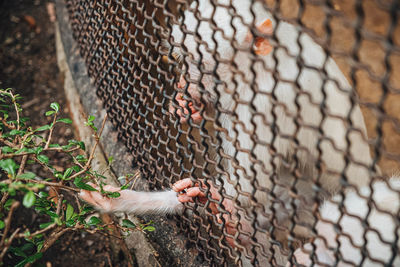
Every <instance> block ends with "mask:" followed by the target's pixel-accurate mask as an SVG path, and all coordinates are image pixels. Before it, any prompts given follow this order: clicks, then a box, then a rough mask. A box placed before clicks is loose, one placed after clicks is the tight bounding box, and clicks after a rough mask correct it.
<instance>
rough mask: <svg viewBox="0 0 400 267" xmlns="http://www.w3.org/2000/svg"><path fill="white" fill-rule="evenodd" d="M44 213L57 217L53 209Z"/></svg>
mask: <svg viewBox="0 0 400 267" xmlns="http://www.w3.org/2000/svg"><path fill="white" fill-rule="evenodd" d="M45 213H46V214H47V215H49V216H50V217H51V218H52V219H57V218H58V215H57V213H55V212H54V211H50V210H46V211H45Z"/></svg>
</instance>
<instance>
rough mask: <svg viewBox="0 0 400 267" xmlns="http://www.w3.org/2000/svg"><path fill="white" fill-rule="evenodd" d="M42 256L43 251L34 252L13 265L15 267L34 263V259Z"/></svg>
mask: <svg viewBox="0 0 400 267" xmlns="http://www.w3.org/2000/svg"><path fill="white" fill-rule="evenodd" d="M42 256H43V253H41V252H39V253H36V254H34V255H32V256H29V257H28V258H26V259H24V260H23V261H21V262H19V263H18V264H17V265H15V267H24V266H25V265H26V264H27V263H34V262H35V261H37V260H38V259H40V258H41V257H42Z"/></svg>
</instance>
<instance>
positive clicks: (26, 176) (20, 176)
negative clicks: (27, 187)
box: [17, 172, 36, 179]
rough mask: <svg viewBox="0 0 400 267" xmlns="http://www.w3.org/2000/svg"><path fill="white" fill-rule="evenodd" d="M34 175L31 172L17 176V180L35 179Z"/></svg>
mask: <svg viewBox="0 0 400 267" xmlns="http://www.w3.org/2000/svg"><path fill="white" fill-rule="evenodd" d="M35 177H36V174H34V173H33V172H26V173H23V174H20V175H18V176H17V178H19V179H35Z"/></svg>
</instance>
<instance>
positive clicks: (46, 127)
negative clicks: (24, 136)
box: [34, 124, 51, 132]
mask: <svg viewBox="0 0 400 267" xmlns="http://www.w3.org/2000/svg"><path fill="white" fill-rule="evenodd" d="M50 128H51V127H50V125H47V124H46V125H43V126H42V127H39V128H37V129H36V130H34V132H42V131H46V130H50Z"/></svg>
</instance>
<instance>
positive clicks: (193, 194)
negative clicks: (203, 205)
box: [186, 187, 206, 197]
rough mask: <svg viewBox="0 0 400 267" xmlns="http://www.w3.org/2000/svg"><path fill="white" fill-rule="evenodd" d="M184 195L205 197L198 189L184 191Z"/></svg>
mask: <svg viewBox="0 0 400 267" xmlns="http://www.w3.org/2000/svg"><path fill="white" fill-rule="evenodd" d="M186 195H187V196H189V197H206V195H205V194H204V193H203V192H202V191H201V189H200V188H199V187H191V188H188V189H187V190H186Z"/></svg>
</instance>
